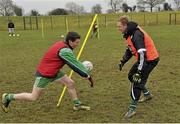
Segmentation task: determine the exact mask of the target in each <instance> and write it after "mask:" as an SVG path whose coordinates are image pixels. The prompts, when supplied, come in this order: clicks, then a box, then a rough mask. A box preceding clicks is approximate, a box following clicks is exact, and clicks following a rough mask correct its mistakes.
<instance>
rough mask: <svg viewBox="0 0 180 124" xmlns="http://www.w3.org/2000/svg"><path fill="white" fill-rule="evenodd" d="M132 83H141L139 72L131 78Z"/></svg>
mask: <svg viewBox="0 0 180 124" xmlns="http://www.w3.org/2000/svg"><path fill="white" fill-rule="evenodd" d="M132 80H133V83H140V82H141V71H140V70H138V71H137V72H136V73H135V74H134V75H133V76H132Z"/></svg>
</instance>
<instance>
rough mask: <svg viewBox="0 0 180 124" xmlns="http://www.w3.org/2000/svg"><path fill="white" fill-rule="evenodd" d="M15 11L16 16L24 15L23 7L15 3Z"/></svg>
mask: <svg viewBox="0 0 180 124" xmlns="http://www.w3.org/2000/svg"><path fill="white" fill-rule="evenodd" d="M13 7H14V13H15V15H16V16H22V15H23V8H21V7H19V6H17V5H14V6H13Z"/></svg>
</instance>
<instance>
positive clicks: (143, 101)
mask: <svg viewBox="0 0 180 124" xmlns="http://www.w3.org/2000/svg"><path fill="white" fill-rule="evenodd" d="M152 98H153V97H152V96H151V97H150V98H148V99H146V100H143V101H138V102H139V103H143V102H147V101H149V100H151V99H152Z"/></svg>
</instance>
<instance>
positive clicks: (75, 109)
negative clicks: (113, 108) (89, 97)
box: [73, 107, 91, 111]
mask: <svg viewBox="0 0 180 124" xmlns="http://www.w3.org/2000/svg"><path fill="white" fill-rule="evenodd" d="M73 110H74V111H80V110H84V111H90V110H91V108H86V109H85V108H84V109H82V108H77V107H73Z"/></svg>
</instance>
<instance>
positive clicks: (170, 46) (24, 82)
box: [0, 25, 180, 123]
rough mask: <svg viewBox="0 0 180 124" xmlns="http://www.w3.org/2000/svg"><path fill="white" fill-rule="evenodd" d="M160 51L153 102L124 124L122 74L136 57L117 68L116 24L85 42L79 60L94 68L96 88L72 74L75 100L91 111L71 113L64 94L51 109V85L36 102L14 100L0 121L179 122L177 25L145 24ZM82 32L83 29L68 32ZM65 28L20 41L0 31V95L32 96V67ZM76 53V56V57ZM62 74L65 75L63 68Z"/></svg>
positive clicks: (54, 91)
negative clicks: (120, 69)
mask: <svg viewBox="0 0 180 124" xmlns="http://www.w3.org/2000/svg"><path fill="white" fill-rule="evenodd" d="M144 28H145V30H146V31H147V32H148V33H149V34H150V35H151V36H152V38H153V39H154V41H155V44H156V47H157V49H158V51H159V52H160V63H159V65H158V66H157V68H156V69H155V70H154V71H153V73H152V75H151V76H150V79H149V81H148V87H149V89H150V90H151V91H152V94H153V95H154V98H153V99H152V100H151V101H150V102H148V103H143V104H140V105H139V106H138V109H137V115H136V116H134V117H133V118H132V119H130V120H125V119H124V118H123V114H124V113H125V112H126V111H127V108H128V105H129V102H130V96H129V91H130V82H129V81H128V79H127V74H128V71H129V69H130V67H131V66H132V64H133V62H134V61H135V59H132V60H131V61H130V62H129V63H127V64H126V65H125V66H124V68H123V71H122V72H120V71H119V70H118V67H117V64H118V62H119V59H120V58H121V56H122V55H123V54H124V50H125V44H124V42H123V41H124V39H122V38H121V37H122V36H121V35H120V33H119V32H118V31H117V29H116V28H115V26H114V27H113V26H112V27H108V28H101V29H100V33H101V34H100V39H89V41H88V43H87V45H86V47H85V50H84V51H83V54H82V56H81V59H80V60H81V61H83V60H89V61H91V62H92V63H93V64H94V70H93V72H92V73H93V77H94V81H95V87H94V88H89V87H88V85H87V81H86V80H84V79H82V78H80V77H79V76H78V75H77V74H74V75H73V79H74V80H75V81H76V83H77V85H76V88H77V91H78V94H79V97H80V99H81V100H82V101H83V102H84V103H86V104H89V105H90V106H91V107H92V110H91V111H88V112H87V111H78V112H74V111H73V110H72V107H73V104H72V101H71V99H70V97H69V95H68V93H66V95H65V97H64V99H63V102H62V105H61V106H60V108H56V104H57V101H58V98H59V94H60V92H61V91H62V88H63V86H62V85H59V84H50V85H49V86H48V87H47V88H46V92H45V94H44V95H43V97H41V99H40V100H38V101H37V102H34V103H33V102H20V101H15V102H12V104H11V111H10V112H9V113H3V112H2V110H0V123H5V122H9V123H10V122H19V123H20V122H33V123H35V122H74V123H75V122H92V123H93V122H167V123H170V122H180V104H179V99H180V90H179V89H180V85H179V82H180V65H179V61H180V58H179V56H180V35H179V32H180V26H168V25H167V26H165V25H163V26H145V27H144ZM70 29H71V30H72V29H74V30H76V31H78V32H80V33H81V34H82V41H83V39H84V36H85V34H86V32H87V28H78V27H74V28H70ZM65 32H66V31H65V29H64V28H59V29H55V30H51V29H48V30H45V38H44V39H42V38H41V31H40V30H27V31H17V33H19V34H20V37H8V34H7V32H6V31H1V32H0V71H1V72H0V95H1V94H2V93H4V92H13V93H19V92H25V91H27V92H31V89H32V85H33V83H34V73H35V70H36V66H37V64H38V62H39V60H40V58H41V57H42V56H43V54H44V52H45V51H46V50H47V49H48V47H49V46H50V45H51V44H53V43H54V42H55V41H57V40H59V39H60V37H59V36H60V34H64V33H65ZM79 48H80V47H78V49H77V50H75V53H76V55H77V52H78V50H79ZM63 71H64V72H66V73H67V74H69V71H70V70H69V69H68V68H67V67H65V68H64V69H63Z"/></svg>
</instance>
